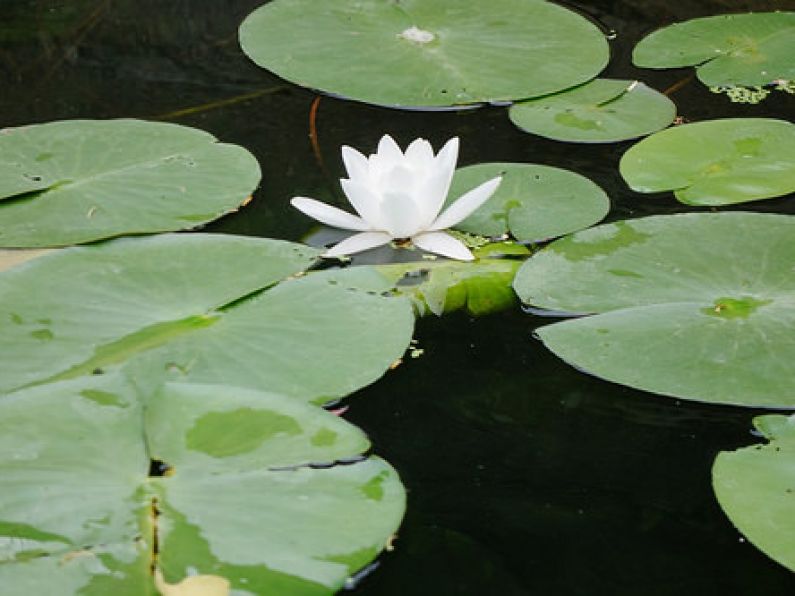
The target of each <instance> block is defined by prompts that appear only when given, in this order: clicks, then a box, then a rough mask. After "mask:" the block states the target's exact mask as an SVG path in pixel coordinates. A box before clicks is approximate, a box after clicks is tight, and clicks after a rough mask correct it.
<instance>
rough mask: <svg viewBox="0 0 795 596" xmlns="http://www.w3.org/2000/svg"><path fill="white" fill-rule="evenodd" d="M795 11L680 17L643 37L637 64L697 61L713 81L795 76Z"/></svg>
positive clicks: (759, 81)
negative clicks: (681, 18) (695, 17)
mask: <svg viewBox="0 0 795 596" xmlns="http://www.w3.org/2000/svg"><path fill="white" fill-rule="evenodd" d="M793 39H795V12H762V13H749V14H725V15H718V16H712V17H702V18H698V19H692V20H690V21H685V22H683V23H675V24H673V25H670V26H668V27H665V28H663V29H660V30H658V31H655V32H653V33H651V34H650V35H648V36H646V37H645V38H643V39H642V40H641V41H640V43H638V45H637V46H635V50H634V51H633V53H632V61H633V62H634V64H635V65H636V66H641V67H644V68H680V67H682V66H697V70H696V73H697V74H698V78H699V79H700V80H701V81H702V82H703V83H704V84H706V85H709V86H747V87H751V86H756V85H766V84H768V83H771V82H773V81H774V80H776V79H785V80H792V79H795V62H793V60H792V56H793V54H795V42H793Z"/></svg>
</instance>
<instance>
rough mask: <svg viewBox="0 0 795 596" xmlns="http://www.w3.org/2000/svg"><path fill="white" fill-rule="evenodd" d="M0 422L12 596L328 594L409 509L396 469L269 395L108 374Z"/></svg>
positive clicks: (4, 572)
mask: <svg viewBox="0 0 795 596" xmlns="http://www.w3.org/2000/svg"><path fill="white" fill-rule="evenodd" d="M0 412H2V417H1V420H0V430H2V438H0V456H1V457H0V471H2V478H3V490H2V493H0V539H2V538H3V537H6V538H7V539H8V540H7V541H6V544H7V549H6V551H7V552H6V553H5V554H6V557H5V560H4V563H3V564H2V565H0V581H2V583H3V589H4V593H7V594H9V596H22V595H25V594H55V593H57V594H64V595H65V596H70V595H77V594H109V593H124V594H150V593H154V592H155V590H154V586H157V588H158V589H159V590H160V592H161V593H163V594H171V593H174V594H178V593H194V592H191V591H190V590H189V588H198V587H200V586H205V587H207V586H215V587H217V588H218V589H219V590H220V591H219V592H211V593H213V594H216V593H217V594H228V593H229V590H230V588H231V589H234V590H235V593H240V594H252V595H253V594H264V593H280V594H287V593H301V594H312V595H314V594H317V595H321V594H323V595H325V594H331V593H333V592H335V591H336V590H338V589H340V588H341V587H343V586H344V585H345V582H346V581H347V580H348V578H349V577H351V576H352V575H353V574H355V573H356V572H357V571H358V570H359V569H361V568H362V567H364V566H366V565H367V564H368V563H369V562H370V561H371V560H372V559H373V558H374V557H375V556H377V555H378V553H379V552H380V551H381V550H383V549H384V548H385V546H386V545H387V543H388V542H389V541H390V537H391V536H392V535H393V534H394V532H395V530H396V529H397V527H398V525H399V523H400V520H401V518H402V516H403V512H404V510H405V492H404V490H403V487H402V485H401V484H400V481H399V479H398V476H397V474H396V472H395V471H394V470H393V469H392V468H391V467H390V466H389V464H387V463H386V462H384V461H383V460H381V459H379V458H377V457H375V456H369V457H366V456H363V455H362V453H364V452H365V451H366V450H367V449H368V448H369V443H368V441H367V439H366V437H365V436H364V434H363V433H362V432H361V431H360V430H359V429H357V428H356V427H354V426H352V425H350V424H348V423H347V422H345V421H344V420H342V419H340V418H339V417H337V416H334V415H333V414H330V413H328V412H325V411H324V410H322V409H320V408H317V407H314V406H311V405H308V404H302V403H300V402H296V401H295V400H293V399H290V398H287V397H284V396H279V395H276V394H268V393H263V392H256V391H251V390H245V389H240V388H236V387H221V386H205V385H194V384H166V385H164V386H162V387H160V388H159V389H157V390H155V391H154V392H153V393H151V394H146V393H140V392H139V391H138V390H136V389H135V388H133V386H132V385H131V384H130V383H129V382H128V381H127V380H126V379H124V378H123V377H122V376H119V375H104V376H100V377H83V378H80V379H75V380H71V381H64V382H60V383H54V384H51V385H47V386H42V387H36V388H33V389H29V390H24V391H22V392H19V393H15V394H13V395H10V396H6V397H4V398H2V399H0ZM47 420H50V421H55V420H57V424H56V423H53V424H50V425H48V424H46V421H47ZM42 421H44V422H45V423H44V424H42ZM76 436H79V437H83V440H80V441H75V440H74V438H75V437H76ZM340 462H347V463H344V464H343V463H340ZM152 463H160V464H161V470H162V469H165V470H166V472H165V473H162V472H156V473H152V471H151V470H152V469H153V466H152ZM162 464H167V466H165V465H162ZM147 470H149V473H148V474H147ZM41 486H48V487H51V488H52V490H48V491H45V492H41V490H39V488H38V487H41ZM169 590H173V592H171V591H169ZM180 590H184V592H181V591H180Z"/></svg>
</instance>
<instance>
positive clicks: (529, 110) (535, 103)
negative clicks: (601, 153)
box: [509, 79, 676, 143]
mask: <svg viewBox="0 0 795 596" xmlns="http://www.w3.org/2000/svg"><path fill="white" fill-rule="evenodd" d="M509 115H510V117H511V121H512V122H513V123H514V124H515V125H516V126H518V127H519V128H521V129H522V130H524V131H526V132H530V133H533V134H536V135H539V136H542V137H547V138H550V139H555V140H556V141H572V142H575V143H613V142H615V141H624V140H626V139H633V138H635V137H640V136H643V135H647V134H649V133H652V132H656V131H658V130H660V129H662V128H665V127H666V126H668V125H669V124H670V123H671V122H673V119H674V117H675V116H676V106H675V105H674V103H673V102H672V101H671V100H670V99H668V98H667V97H666V96H665V95H663V94H662V93H659V92H657V91H655V90H654V89H650V88H649V87H647V86H646V85H644V84H643V83H640V82H638V81H621V80H613V79H595V80H593V81H590V82H588V83H585V84H584V85H581V86H579V87H575V88H574V89H571V90H568V91H562V92H560V93H555V94H554V95H548V96H546V97H541V98H538V99H530V100H527V101H523V102H520V103H515V104H514V105H512V106H511V109H510V111H509Z"/></svg>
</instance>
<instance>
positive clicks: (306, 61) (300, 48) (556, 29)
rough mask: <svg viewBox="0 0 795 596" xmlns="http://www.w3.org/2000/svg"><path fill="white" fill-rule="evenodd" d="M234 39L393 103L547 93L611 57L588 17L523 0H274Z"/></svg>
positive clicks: (262, 59)
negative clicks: (489, 0) (395, 0)
mask: <svg viewBox="0 0 795 596" xmlns="http://www.w3.org/2000/svg"><path fill="white" fill-rule="evenodd" d="M240 44H241V46H242V47H243V51H244V52H245V53H246V54H247V55H248V56H249V57H250V58H251V59H252V60H253V61H254V62H256V63H257V64H258V65H259V66H262V67H263V68H267V69H268V70H271V71H273V72H274V73H276V74H277V75H279V76H280V77H283V78H285V79H287V80H288V81H291V82H293V83H296V84H298V85H302V86H305V87H311V88H314V89H319V90H321V91H325V92H328V93H332V94H335V95H340V96H343V97H347V98H350V99H356V100H360V101H364V102H368V103H374V104H380V105H388V106H395V107H434V106H435V107H439V106H454V105H465V104H476V103H481V102H499V101H508V100H514V99H521V98H526V97H533V96H538V95H545V94H548V93H554V92H556V91H560V90H561V89H565V88H568V87H572V86H574V85H578V84H580V83H583V82H585V81H587V80H589V79H592V78H593V77H594V76H596V75H597V74H598V73H599V71H601V70H602V69H603V68H604V67H605V65H606V64H607V62H608V59H609V50H608V45H607V41H606V40H605V37H604V35H603V34H602V33H601V32H600V31H599V29H598V28H597V27H596V26H594V25H593V24H592V23H590V22H589V21H587V20H586V19H584V18H583V17H581V16H580V15H578V14H576V13H574V12H572V11H570V10H567V9H565V8H563V7H561V6H557V5H555V4H552V3H549V2H534V1H527V0H492V1H491V2H488V3H484V2H480V1H479V0H401V1H400V2H392V1H386V0H358V1H355V2H354V1H351V0H324V1H323V2H322V3H319V2H316V1H315V0H275V1H274V2H269V3H268V4H266V5H264V6H261V7H260V8H258V9H257V10H255V11H254V12H253V13H251V14H250V15H249V16H248V17H247V18H246V20H245V21H244V22H243V24H242V25H241V27H240Z"/></svg>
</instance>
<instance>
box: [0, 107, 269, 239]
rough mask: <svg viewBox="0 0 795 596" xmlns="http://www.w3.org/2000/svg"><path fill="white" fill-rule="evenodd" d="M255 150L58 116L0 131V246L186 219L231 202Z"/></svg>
mask: <svg viewBox="0 0 795 596" xmlns="http://www.w3.org/2000/svg"><path fill="white" fill-rule="evenodd" d="M259 179H260V170H259V165H258V164H257V160H256V159H254V156H252V155H251V154H250V153H249V152H248V151H246V150H245V149H243V148H242V147H238V146H236V145H227V144H223V143H218V142H217V141H216V139H215V137H213V136H212V135H210V134H209V133H206V132H204V131H201V130H196V129H193V128H187V127H185V126H177V125H176V124H166V123H156V122H144V121H140V120H67V121H63V122H50V123H47V124H38V125H33V126H23V127H20V128H8V129H4V130H2V131H0V246H6V247H44V246H65V245H69V244H79V243H84V242H90V241H93V240H98V239H101V238H110V237H114V236H120V235H123V234H142V233H151V232H162V231H169V230H182V229H187V228H193V227H195V226H197V225H199V224H202V223H206V222H208V221H211V220H213V219H216V218H217V217H219V216H221V215H223V214H224V213H228V212H229V211H232V210H234V209H236V208H237V207H239V206H240V205H241V203H243V202H244V201H245V200H246V199H247V198H248V197H249V196H250V195H251V193H252V192H253V191H254V189H255V188H256V187H257V184H258V182H259Z"/></svg>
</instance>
